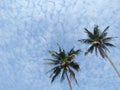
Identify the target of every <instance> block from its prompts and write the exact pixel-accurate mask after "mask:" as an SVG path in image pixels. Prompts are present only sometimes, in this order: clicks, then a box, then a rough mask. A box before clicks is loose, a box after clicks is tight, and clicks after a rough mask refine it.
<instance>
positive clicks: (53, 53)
mask: <svg viewBox="0 0 120 90" xmlns="http://www.w3.org/2000/svg"><path fill="white" fill-rule="evenodd" d="M48 52H49V53H50V54H51V56H52V57H54V58H58V53H57V52H55V51H51V50H48Z"/></svg>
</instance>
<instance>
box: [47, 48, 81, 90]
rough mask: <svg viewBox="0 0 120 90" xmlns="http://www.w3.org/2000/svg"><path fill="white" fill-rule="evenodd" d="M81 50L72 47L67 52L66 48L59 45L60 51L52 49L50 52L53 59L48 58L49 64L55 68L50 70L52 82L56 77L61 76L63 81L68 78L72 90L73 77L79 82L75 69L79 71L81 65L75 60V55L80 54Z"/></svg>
mask: <svg viewBox="0 0 120 90" xmlns="http://www.w3.org/2000/svg"><path fill="white" fill-rule="evenodd" d="M80 51H81V50H80V49H78V50H74V48H72V49H71V50H70V51H69V52H68V53H66V52H65V50H64V49H62V48H61V47H59V51H58V52H56V51H51V50H49V51H48V52H49V53H50V54H51V56H52V59H46V60H48V61H47V64H49V65H52V66H53V68H52V69H51V70H49V71H48V72H51V75H50V78H52V80H51V83H52V82H53V81H54V80H55V79H56V77H58V76H60V78H61V81H63V80H64V79H65V77H66V78H67V81H68V84H69V87H70V90H72V85H71V79H72V78H73V79H74V80H75V82H76V83H77V79H76V77H75V73H74V70H76V71H79V69H80V67H79V64H78V63H77V62H75V61H74V59H75V56H76V55H78V54H79V52H80Z"/></svg>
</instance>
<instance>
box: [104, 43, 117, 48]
mask: <svg viewBox="0 0 120 90" xmlns="http://www.w3.org/2000/svg"><path fill="white" fill-rule="evenodd" d="M104 44H105V45H106V46H110V47H115V45H113V44H111V43H104Z"/></svg>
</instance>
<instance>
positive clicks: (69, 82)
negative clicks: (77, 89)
mask: <svg viewBox="0 0 120 90" xmlns="http://www.w3.org/2000/svg"><path fill="white" fill-rule="evenodd" d="M65 74H66V77H67V81H68V85H69V87H70V90H72V85H71V81H70V79H69V77H68V74H67V72H65Z"/></svg>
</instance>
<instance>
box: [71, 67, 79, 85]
mask: <svg viewBox="0 0 120 90" xmlns="http://www.w3.org/2000/svg"><path fill="white" fill-rule="evenodd" d="M69 73H70V78H73V79H74V80H75V82H76V83H77V84H78V82H77V79H76V77H75V73H74V71H73V70H72V69H70V68H69Z"/></svg>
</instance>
